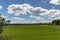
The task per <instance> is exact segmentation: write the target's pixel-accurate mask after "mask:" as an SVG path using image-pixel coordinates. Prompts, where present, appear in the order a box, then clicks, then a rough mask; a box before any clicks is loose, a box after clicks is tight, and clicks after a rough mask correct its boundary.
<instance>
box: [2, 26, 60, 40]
mask: <svg viewBox="0 0 60 40" xmlns="http://www.w3.org/2000/svg"><path fill="white" fill-rule="evenodd" d="M2 35H3V36H4V37H5V36H6V37H7V38H8V40H60V26H51V25H15V26H7V27H5V28H4V32H3V33H2Z"/></svg>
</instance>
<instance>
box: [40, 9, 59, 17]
mask: <svg viewBox="0 0 60 40" xmlns="http://www.w3.org/2000/svg"><path fill="white" fill-rule="evenodd" d="M40 15H42V16H48V17H56V16H58V15H60V10H54V9H50V10H49V11H47V12H45V13H41V14H40Z"/></svg>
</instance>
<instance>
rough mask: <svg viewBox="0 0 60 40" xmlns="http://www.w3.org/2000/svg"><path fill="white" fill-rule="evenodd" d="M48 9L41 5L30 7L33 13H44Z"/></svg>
mask: <svg viewBox="0 0 60 40" xmlns="http://www.w3.org/2000/svg"><path fill="white" fill-rule="evenodd" d="M46 11H48V10H47V9H44V8H41V7H35V8H34V7H32V8H30V9H29V12H30V13H31V14H35V13H36V14H37V13H44V12H46Z"/></svg>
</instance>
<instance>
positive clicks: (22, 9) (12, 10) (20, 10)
mask: <svg viewBox="0 0 60 40" xmlns="http://www.w3.org/2000/svg"><path fill="white" fill-rule="evenodd" d="M29 7H31V6H30V5H29V4H21V5H20V4H12V5H9V6H8V8H7V10H8V13H9V14H15V15H19V14H26V12H27V10H28V8H29Z"/></svg>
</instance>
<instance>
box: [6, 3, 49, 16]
mask: <svg viewBox="0 0 60 40" xmlns="http://www.w3.org/2000/svg"><path fill="white" fill-rule="evenodd" d="M46 11H48V10H47V9H44V8H41V7H33V6H31V5H30V4H26V3H25V4H21V5H20V4H12V5H9V6H8V8H7V12H8V13H9V14H14V15H16V16H18V15H19V14H26V13H27V12H29V13H30V14H35V13H44V12H46Z"/></svg>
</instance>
